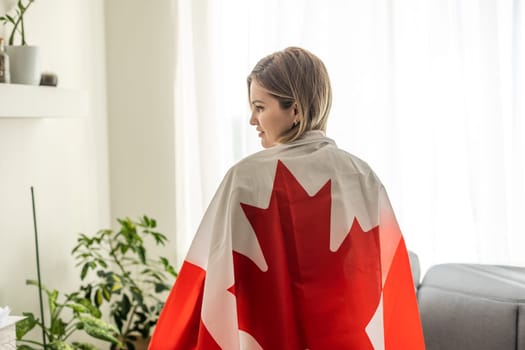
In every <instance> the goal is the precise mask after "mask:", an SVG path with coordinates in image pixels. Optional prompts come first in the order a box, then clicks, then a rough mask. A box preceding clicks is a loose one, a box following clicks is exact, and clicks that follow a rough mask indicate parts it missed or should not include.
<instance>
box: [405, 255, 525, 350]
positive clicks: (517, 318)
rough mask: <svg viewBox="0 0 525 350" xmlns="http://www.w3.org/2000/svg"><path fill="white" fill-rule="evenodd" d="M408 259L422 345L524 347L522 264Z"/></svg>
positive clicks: (435, 349) (437, 348)
mask: <svg viewBox="0 0 525 350" xmlns="http://www.w3.org/2000/svg"><path fill="white" fill-rule="evenodd" d="M410 260H411V265H412V274H413V277H414V284H415V287H416V290H417V298H418V303H419V311H420V314H421V322H422V324H423V333H424V336H425V344H426V348H427V350H456V349H457V350H471V349H472V350H489V349H490V350H520V349H522V350H525V268H523V267H514V266H496V265H479V264H440V265H435V266H433V267H431V268H430V269H429V270H428V271H427V272H426V274H425V276H423V278H422V279H421V281H420V267H419V261H418V258H417V256H416V255H415V254H413V253H410Z"/></svg>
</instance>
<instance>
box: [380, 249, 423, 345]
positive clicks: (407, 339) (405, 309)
mask: <svg viewBox="0 0 525 350" xmlns="http://www.w3.org/2000/svg"><path fill="white" fill-rule="evenodd" d="M383 315H384V329H385V349H386V350H399V349H403V350H419V349H425V341H424V339H423V330H422V328H421V321H420V319H419V311H418V307H417V300H416V293H415V290H414V284H413V282H412V273H411V270H410V263H409V260H408V254H407V250H406V247H405V242H404V240H403V239H401V240H400V241H399V245H398V246H397V249H396V252H395V255H394V258H393V260H392V264H391V266H390V271H389V272H388V276H387V279H386V282H385V286H384V288H383Z"/></svg>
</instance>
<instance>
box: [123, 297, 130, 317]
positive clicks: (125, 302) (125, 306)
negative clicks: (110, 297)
mask: <svg viewBox="0 0 525 350" xmlns="http://www.w3.org/2000/svg"><path fill="white" fill-rule="evenodd" d="M130 309H131V301H130V300H129V297H128V295H127V294H124V295H123V296H122V300H121V302H120V312H121V313H122V315H123V316H124V318H127V316H128V313H129V310H130Z"/></svg>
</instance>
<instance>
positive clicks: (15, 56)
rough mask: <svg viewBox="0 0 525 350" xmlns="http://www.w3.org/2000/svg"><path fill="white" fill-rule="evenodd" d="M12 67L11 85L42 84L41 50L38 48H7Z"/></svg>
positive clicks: (24, 46) (23, 46) (22, 46)
mask: <svg viewBox="0 0 525 350" xmlns="http://www.w3.org/2000/svg"><path fill="white" fill-rule="evenodd" d="M6 51H7V54H8V55H9V64H10V66H11V83H13V84H28V85H38V84H39V83H40V49H39V48H38V47H37V46H29V45H21V46H7V47H6Z"/></svg>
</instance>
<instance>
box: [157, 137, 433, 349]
mask: <svg viewBox="0 0 525 350" xmlns="http://www.w3.org/2000/svg"><path fill="white" fill-rule="evenodd" d="M149 349H150V350H168V349H181V350H186V349H198V350H214V349H224V350H230V349H265V350H276V349H287V350H288V349H290V350H295V349H298V350H304V349H309V350H317V349H319V350H325V349H387V350H397V349H403V350H411V349H424V341H423V334H422V329H421V324H420V320H419V313H418V309H417V303H416V297H415V291H414V284H413V282H412V275H411V271H410V265H409V260H408V255H407V250H406V247H405V244H404V241H403V238H402V235H401V232H400V230H399V227H398V224H397V222H396V219H395V216H394V213H393V211H392V208H391V205H390V202H389V200H388V197H387V194H386V192H385V189H384V187H383V185H382V184H381V182H380V181H379V179H378V178H377V176H376V175H375V174H374V172H373V171H372V170H371V169H370V168H369V166H368V165H367V164H366V163H365V162H363V161H361V160H360V159H358V158H356V157H354V156H352V155H350V154H348V153H346V152H344V151H342V150H339V149H338V148H337V146H336V144H335V143H334V142H333V141H332V140H331V139H329V138H327V137H325V136H324V134H323V133H322V132H320V131H311V132H308V133H307V134H306V135H305V136H304V137H303V138H301V139H299V140H297V141H295V142H293V143H290V144H286V145H279V146H275V147H273V148H270V149H267V150H264V151H261V152H259V153H256V154H254V155H252V156H250V157H248V158H245V159H244V160H242V161H241V162H239V163H238V164H236V165H235V166H234V167H232V168H231V169H230V171H229V172H228V173H227V174H226V176H225V178H224V180H223V182H222V183H221V185H220V187H219V189H218V190H217V193H216V194H215V196H214V198H213V200H212V202H211V204H210V206H209V207H208V209H207V211H206V213H205V215H204V218H203V220H202V222H201V224H200V226H199V229H198V231H197V233H196V235H195V238H194V240H193V243H192V245H191V248H190V250H189V253H188V255H187V257H186V259H185V262H184V264H183V266H182V268H181V271H180V274H179V277H178V279H177V281H176V283H175V285H174V287H173V289H172V290H171V292H170V295H169V297H168V299H167V301H166V305H165V307H164V309H163V311H162V313H161V315H160V318H159V321H158V323H157V326H156V329H155V332H154V334H153V337H152V340H151V343H150V347H149Z"/></svg>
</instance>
